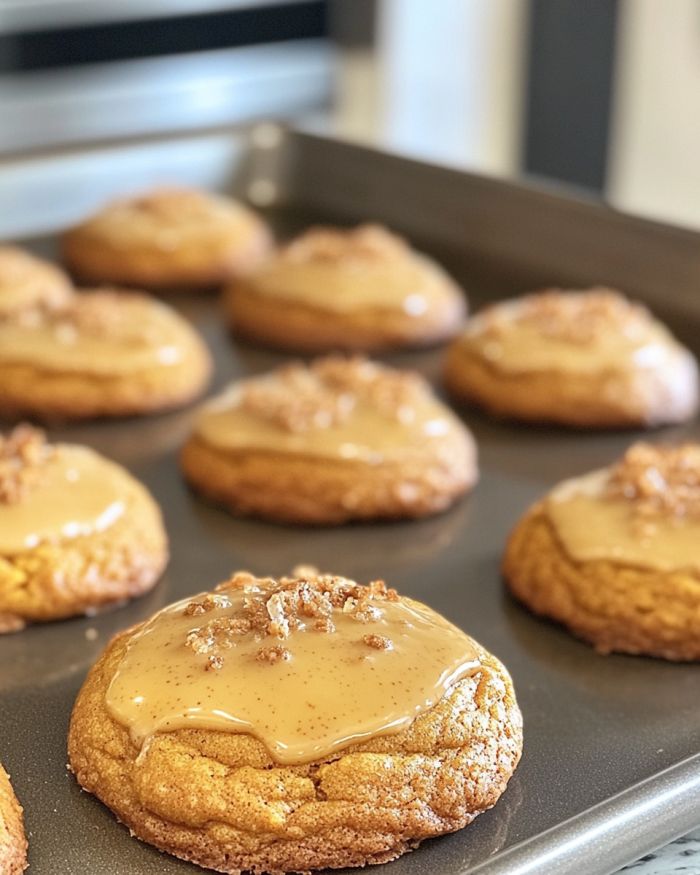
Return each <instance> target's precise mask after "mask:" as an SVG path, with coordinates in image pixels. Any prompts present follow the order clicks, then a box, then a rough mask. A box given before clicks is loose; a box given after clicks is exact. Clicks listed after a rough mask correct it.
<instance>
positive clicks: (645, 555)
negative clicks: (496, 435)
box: [545, 444, 700, 572]
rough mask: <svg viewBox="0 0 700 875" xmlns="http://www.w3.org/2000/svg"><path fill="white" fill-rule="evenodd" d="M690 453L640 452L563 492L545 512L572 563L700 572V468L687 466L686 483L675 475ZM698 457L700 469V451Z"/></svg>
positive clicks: (569, 484)
mask: <svg viewBox="0 0 700 875" xmlns="http://www.w3.org/2000/svg"><path fill="white" fill-rule="evenodd" d="M687 449H688V448H687V447H686V448H680V449H668V448H656V447H650V446H649V445H645V444H640V445H636V446H634V447H632V448H631V449H630V450H629V451H628V452H627V454H626V455H625V457H624V458H623V460H622V461H621V462H620V463H618V465H617V466H616V467H614V468H609V469H603V470H601V471H595V472H593V473H591V474H588V475H586V476H584V477H579V478H576V479H573V480H569V481H566V482H564V483H562V484H560V485H559V486H558V487H557V488H556V489H555V490H554V491H553V492H552V493H551V494H550V495H549V496H548V498H547V499H546V501H545V509H546V513H547V516H548V518H549V520H550V521H551V523H552V525H553V526H554V529H555V531H556V533H557V536H558V537H559V539H560V541H561V543H562V544H563V546H564V548H565V549H566V551H567V552H568V553H569V555H570V556H571V557H572V558H574V559H575V560H578V561H581V562H588V561H615V562H619V563H626V564H629V565H634V566H641V567H644V568H651V569H655V570H658V571H664V572H669V571H675V570H679V569H691V570H693V571H695V572H699V571H700V514H698V512H697V505H698V503H699V502H700V486H699V485H698V484H699V483H700V467H698V468H696V469H694V468H693V466H692V465H688V467H686V468H685V469H684V467H683V466H684V463H680V464H679V465H678V466H677V467H676V473H677V474H680V483H679V481H678V480H677V481H676V482H675V483H674V482H673V479H672V475H671V474H669V470H668V467H669V465H673V464H674V461H675V460H677V459H679V458H682V455H683V454H686V451H687ZM696 454H697V455H696ZM692 455H695V459H696V462H700V448H694V449H693V452H692ZM686 458H687V454H686ZM683 480H684V481H685V482H686V484H687V485H686V486H683V485H682V481H683ZM688 496H691V497H692V498H689V497H688ZM692 502H695V504H693V503H692Z"/></svg>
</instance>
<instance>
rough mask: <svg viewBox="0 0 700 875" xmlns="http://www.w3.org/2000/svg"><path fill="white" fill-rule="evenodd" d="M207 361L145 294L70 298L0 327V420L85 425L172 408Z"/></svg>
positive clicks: (197, 385) (207, 367) (169, 313)
mask: <svg viewBox="0 0 700 875" xmlns="http://www.w3.org/2000/svg"><path fill="white" fill-rule="evenodd" d="M210 371H211V362H210V357H209V353H208V351H207V349H206V347H205V346H204V344H203V342H202V341H201V339H200V338H199V336H198V335H197V334H196V332H195V331H194V330H193V329H192V328H191V327H190V325H189V324H188V323H187V322H186V321H185V320H184V319H183V318H182V317H181V316H179V315H178V314H177V313H175V311H174V310H172V309H171V308H170V307H167V306H166V305H165V304H161V303H160V302H159V301H156V300H155V299H153V298H149V297H147V296H146V295H138V294H135V293H131V292H129V293H124V292H112V291H100V292H86V293H83V294H78V295H75V296H74V297H73V298H71V299H70V301H69V302H68V304H66V305H65V306H63V307H60V308H58V309H54V310H30V311H26V312H23V313H19V314H16V315H15V316H14V317H12V318H8V319H5V320H0V416H4V417H10V418H17V417H23V416H29V417H34V418H39V419H47V420H48V419H61V420H70V419H85V418H92V417H98V416H125V415H131V414H138V413H151V412H155V411H160V410H165V409H169V408H172V407H179V406H181V405H183V404H186V403H187V402H189V401H191V400H192V399H193V398H195V397H196V396H197V395H199V394H200V393H201V392H202V390H203V389H204V387H205V385H206V383H207V382H208V379H209V374H210Z"/></svg>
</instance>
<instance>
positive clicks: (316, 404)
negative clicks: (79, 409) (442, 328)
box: [195, 357, 461, 464]
mask: <svg viewBox="0 0 700 875" xmlns="http://www.w3.org/2000/svg"><path fill="white" fill-rule="evenodd" d="M460 427H461V426H460V423H459V421H458V420H457V419H456V417H455V416H454V414H452V412H451V411H450V410H449V409H448V408H447V407H445V405H443V404H442V403H441V402H440V401H438V400H437V399H436V398H435V397H434V396H433V395H432V393H431V391H430V389H429V387H428V386H427V384H425V383H424V382H423V381H422V379H421V378H419V377H418V376H417V375H414V374H410V373H400V372H398V371H392V370H390V369H389V368H383V367H382V366H381V365H377V364H374V363H372V362H369V361H366V360H363V359H354V360H342V359H335V358H333V357H331V358H327V359H319V360H317V361H316V362H314V363H312V365H311V366H309V367H306V366H304V365H292V366H287V367H286V368H283V369H279V370H277V371H275V372H273V373H272V374H270V375H266V376H263V377H257V378H252V379H250V380H247V381H242V382H241V383H240V384H234V386H232V387H231V389H229V390H228V391H227V392H225V393H224V394H223V395H221V396H220V397H219V398H217V399H215V400H214V401H212V402H209V404H208V405H206V406H205V408H204V409H203V410H202V413H201V415H200V417H199V419H198V421H197V423H196V426H195V428H196V433H197V435H198V436H199V437H200V438H201V439H202V440H204V441H206V442H207V443H208V444H210V445H212V446H214V447H217V448H219V449H222V450H224V451H226V450H241V449H246V448H251V449H256V450H269V451H270V452H286V453H292V454H294V453H296V454H303V455H305V456H317V457H323V458H333V459H342V460H348V461H352V460H359V461H363V462H366V463H369V464H379V463H381V462H382V461H384V460H386V459H388V458H390V459H403V458H410V457H411V455H412V454H415V453H420V452H424V451H425V450H426V448H427V447H428V446H429V445H430V444H431V443H434V442H435V441H442V440H444V439H445V438H446V437H447V436H449V435H450V434H451V433H453V432H454V431H455V429H458V428H460Z"/></svg>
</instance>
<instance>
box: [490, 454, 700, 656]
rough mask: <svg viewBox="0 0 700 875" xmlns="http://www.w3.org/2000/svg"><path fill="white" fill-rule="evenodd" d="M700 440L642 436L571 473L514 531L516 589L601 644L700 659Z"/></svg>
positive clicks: (512, 583)
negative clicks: (617, 456)
mask: <svg viewBox="0 0 700 875" xmlns="http://www.w3.org/2000/svg"><path fill="white" fill-rule="evenodd" d="M699 545H700V445H697V444H691V445H685V446H681V447H677V448H670V447H653V446H651V445H649V444H636V445H635V446H633V447H632V448H631V449H629V450H628V451H627V453H626V454H625V455H624V457H623V458H622V460H621V461H619V462H618V463H617V464H615V465H613V466H612V467H611V468H606V469H604V470H601V471H595V472H593V473H592V474H589V475H586V476H584V477H578V478H576V479H574V480H569V481H566V482H564V483H562V484H561V485H560V486H558V487H557V488H556V489H555V490H554V491H553V492H551V493H550V494H549V495H548V496H547V497H546V498H545V499H544V500H543V501H540V502H538V503H537V504H536V505H535V506H534V507H533V508H531V509H530V510H529V511H528V513H527V514H526V515H525V517H524V518H523V519H522V520H521V521H520V522H519V523H518V525H517V526H516V528H515V531H514V532H513V534H512V535H511V537H510V540H509V542H508V546H507V549H506V553H505V557H504V561H503V573H504V575H505V578H506V581H507V583H508V586H509V587H510V590H511V592H512V593H513V594H514V595H515V596H516V597H517V598H519V599H520V600H521V601H523V602H524V603H525V604H526V605H527V606H528V607H529V608H530V609H531V610H533V611H534V612H535V613H537V614H542V615H544V616H546V617H551V618H552V619H554V620H557V621H558V622H560V623H563V624H564V625H565V626H567V627H568V628H569V629H570V630H571V631H572V632H573V633H574V634H575V635H578V636H579V637H580V638H583V639H585V640H586V641H589V642H591V643H592V644H593V645H594V646H595V647H596V649H597V650H598V651H600V652H601V653H610V652H611V651H619V652H623V653H641V654H648V655H650V656H659V657H663V658H665V659H672V660H679V661H680V660H698V659H700V547H699Z"/></svg>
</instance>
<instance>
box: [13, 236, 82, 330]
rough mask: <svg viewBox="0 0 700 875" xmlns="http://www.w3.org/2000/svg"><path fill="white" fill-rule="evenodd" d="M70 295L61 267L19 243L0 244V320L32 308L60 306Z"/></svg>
mask: <svg viewBox="0 0 700 875" xmlns="http://www.w3.org/2000/svg"><path fill="white" fill-rule="evenodd" d="M72 294H73V287H72V285H71V282H70V280H69V279H68V277H67V276H66V275H65V274H64V273H63V271H62V270H60V268H58V267H56V266H55V265H53V264H51V263H50V262H48V261H44V260H43V259H41V258H36V257H35V256H34V255H31V254H30V253H29V252H25V251H24V250H23V249H20V248H19V247H18V246H7V245H2V244H0V319H4V318H5V317H7V316H12V315H14V314H16V313H18V312H20V311H22V310H27V309H30V308H33V307H45V308H49V309H52V308H54V307H60V306H63V305H65V304H66V303H67V302H68V300H69V299H70V297H71V295H72Z"/></svg>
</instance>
